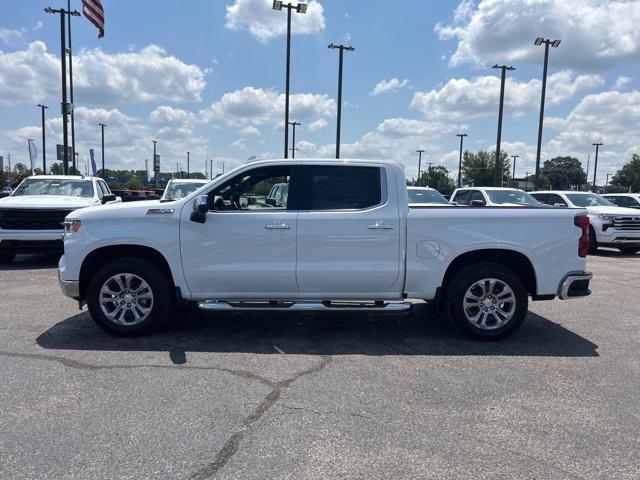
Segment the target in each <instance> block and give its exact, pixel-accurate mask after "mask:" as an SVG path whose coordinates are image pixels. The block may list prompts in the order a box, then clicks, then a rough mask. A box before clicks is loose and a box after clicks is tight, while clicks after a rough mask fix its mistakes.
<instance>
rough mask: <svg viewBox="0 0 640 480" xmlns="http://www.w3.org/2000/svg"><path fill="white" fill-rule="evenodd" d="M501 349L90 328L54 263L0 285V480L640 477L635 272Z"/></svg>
mask: <svg viewBox="0 0 640 480" xmlns="http://www.w3.org/2000/svg"><path fill="white" fill-rule="evenodd" d="M635 257H637V258H633V257H631V256H624V255H621V254H619V253H616V252H602V253H601V254H600V255H598V256H596V257H590V259H589V268H590V269H591V270H592V271H593V272H594V274H595V278H594V280H593V282H592V288H593V291H594V293H593V295H592V296H591V297H589V298H588V299H584V300H579V301H571V302H561V301H553V302H541V303H533V304H532V305H531V313H530V316H529V318H528V319H527V321H526V322H525V324H524V325H523V327H522V328H521V329H520V330H519V331H518V332H517V333H516V334H515V335H514V336H513V337H511V338H510V339H508V340H506V341H503V342H500V343H479V342H473V341H467V340H463V339H461V338H460V337H458V336H457V335H456V334H454V333H452V332H451V331H450V330H449V329H448V328H447V327H446V325H445V324H444V322H442V321H441V319H439V318H438V316H437V314H436V313H435V312H434V311H432V310H431V309H430V308H429V307H428V306H427V305H426V304H418V305H416V308H415V309H414V312H413V313H412V314H411V315H410V316H406V315H405V316H402V315H391V314H387V315H372V314H332V315H329V314H313V313H305V314H293V313H292V314H278V315H276V314H249V313H237V314H236V313H234V314H215V315H213V314H206V315H202V314H197V315H193V316H191V317H189V318H183V319H180V321H177V322H174V324H173V325H171V326H169V327H167V328H165V329H164V330H163V331H162V332H159V333H157V334H155V335H153V336H150V337H146V338H140V339H121V338H113V337H110V336H108V335H107V334H105V333H103V332H102V331H101V330H99V329H98V328H97V327H96V326H95V325H94V324H93V322H92V321H91V319H90V318H89V316H88V314H87V312H86V310H84V311H79V310H78V309H77V305H76V304H74V302H73V301H71V300H69V299H67V298H65V297H63V296H62V294H61V293H60V291H59V288H58V285H57V281H56V271H55V259H51V258H42V257H26V256H25V257H19V258H18V259H17V260H16V263H15V264H14V265H12V266H9V267H8V266H3V267H0V295H1V299H2V301H1V302H0V320H1V321H0V357H1V359H2V361H1V364H0V365H1V368H0V478H12V479H17V478H38V479H39V478H56V479H67V478H80V479H92V478H132V479H140V478H195V479H203V478H234V479H235V478H237V479H266V478H269V479H271V478H290V479H306V478H309V479H311V478H313V479H320V478H322V479H327V478H366V479H378V478H380V479H383V478H384V479H388V478H434V479H443V478H469V479H478V478H585V479H587V478H588V479H593V478H615V479H623V478H629V479H631V478H634V479H637V478H639V477H640V456H639V455H638V451H640V435H639V434H638V432H639V431H640V401H639V400H638V398H640V362H639V361H638V358H639V354H638V351H639V350H640V349H639V347H640V336H639V333H640V329H639V326H640V299H639V297H640V255H636V256H635Z"/></svg>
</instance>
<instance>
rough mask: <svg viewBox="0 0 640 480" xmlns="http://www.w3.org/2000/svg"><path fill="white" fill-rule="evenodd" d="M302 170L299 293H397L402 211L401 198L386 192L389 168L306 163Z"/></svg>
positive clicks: (359, 295) (386, 295)
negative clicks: (387, 170) (400, 209)
mask: <svg viewBox="0 0 640 480" xmlns="http://www.w3.org/2000/svg"><path fill="white" fill-rule="evenodd" d="M301 170H302V172H303V173H302V174H301V177H302V178H301V180H300V191H301V199H300V202H301V203H300V212H299V215H298V266H297V269H296V272H297V273H296V276H297V281H298V291H299V292H300V296H305V297H307V298H323V299H340V298H381V299H384V298H390V297H395V296H397V295H398V294H399V292H400V291H401V286H400V283H401V282H399V273H400V258H401V255H400V214H399V211H398V203H397V201H396V200H395V199H391V198H389V196H388V195H387V178H386V177H387V172H386V169H385V168H380V167H378V166H349V167H347V166H335V165H334V166H329V165H317V166H316V165H304V166H302V167H301ZM390 174H391V175H394V173H393V171H391V173H390ZM392 181H393V182H395V179H393V180H392ZM393 191H394V192H395V189H394V190H393Z"/></svg>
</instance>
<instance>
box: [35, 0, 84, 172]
mask: <svg viewBox="0 0 640 480" xmlns="http://www.w3.org/2000/svg"><path fill="white" fill-rule="evenodd" d="M44 11H45V12H46V13H57V14H59V15H60V65H61V67H62V68H61V72H62V144H63V146H64V153H63V157H62V158H63V163H62V170H63V173H64V174H65V175H68V174H69V153H68V152H67V147H68V146H69V132H68V127H67V115H68V114H69V113H70V111H71V110H72V108H73V107H72V106H71V105H70V104H69V103H67V47H66V43H67V42H66V32H65V30H66V29H65V16H66V15H67V14H68V15H73V16H74V17H75V16H80V13H79V12H77V11H75V10H74V11H72V12H67V11H66V10H65V9H64V8H60V9H54V8H51V7H47V8H45V9H44Z"/></svg>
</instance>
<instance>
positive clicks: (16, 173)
mask: <svg viewBox="0 0 640 480" xmlns="http://www.w3.org/2000/svg"><path fill="white" fill-rule="evenodd" d="M29 176H31V169H30V168H27V166H26V165H25V164H24V163H16V164H15V165H14V166H13V170H12V171H11V185H12V188H16V187H17V186H18V184H19V183H20V182H21V181H23V180H24V179H25V178H27V177H29Z"/></svg>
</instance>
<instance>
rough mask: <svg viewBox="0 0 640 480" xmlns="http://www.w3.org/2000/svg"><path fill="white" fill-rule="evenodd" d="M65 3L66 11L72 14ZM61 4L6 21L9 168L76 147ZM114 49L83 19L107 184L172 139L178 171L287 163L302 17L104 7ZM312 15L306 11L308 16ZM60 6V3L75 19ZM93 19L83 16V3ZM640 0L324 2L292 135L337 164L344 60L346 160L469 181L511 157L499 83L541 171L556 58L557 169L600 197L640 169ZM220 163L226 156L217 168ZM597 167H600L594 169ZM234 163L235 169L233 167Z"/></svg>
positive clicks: (81, 101)
mask: <svg viewBox="0 0 640 480" xmlns="http://www.w3.org/2000/svg"><path fill="white" fill-rule="evenodd" d="M56 2H57V3H56ZM62 3H65V4H66V2H61V0H53V1H49V0H46V1H40V0H30V1H23V2H10V3H7V4H6V5H4V8H3V15H2V17H1V18H0V155H2V156H4V158H5V165H6V162H7V157H8V153H9V152H10V153H11V161H12V164H15V162H22V163H25V164H28V149H27V139H30V138H31V139H34V140H35V141H36V144H37V146H38V150H39V151H41V127H40V109H39V108H38V107H37V106H36V105H37V104H38V103H44V104H46V105H48V106H49V107H50V108H49V109H48V110H47V112H46V113H47V121H46V133H47V159H48V161H49V162H50V161H51V160H53V159H54V157H55V144H56V143H62V133H61V131H62V119H61V115H60V97H61V78H60V77H61V75H60V31H59V29H60V22H59V17H58V16H57V15H52V14H47V13H44V8H45V7H47V6H52V7H55V8H59V7H61V6H63V5H62ZM102 3H103V5H104V9H105V36H104V37H103V38H101V39H98V38H97V33H98V32H97V30H96V28H95V27H94V26H93V25H92V24H91V23H90V22H89V21H88V20H87V19H86V18H84V17H75V18H73V20H72V22H73V23H72V28H73V52H74V53H73V55H74V57H73V62H74V63H73V73H74V96H75V99H74V100H75V102H74V103H75V109H76V110H75V115H76V116H75V121H76V142H77V146H76V149H77V151H78V152H79V153H80V162H81V164H84V162H85V161H86V159H87V158H88V155H89V148H96V149H97V151H99V147H100V127H99V126H98V123H105V124H107V127H106V128H105V157H106V166H107V168H128V169H141V168H144V162H145V159H151V158H152V154H153V144H152V140H153V139H155V140H157V141H158V144H157V145H158V146H157V148H158V153H159V154H160V156H161V163H162V170H163V171H171V170H175V169H176V165H178V166H179V168H181V169H186V156H187V154H186V152H187V151H189V152H191V170H201V171H204V169H205V165H206V164H207V163H208V162H207V158H209V159H213V160H214V163H213V170H214V174H216V173H220V172H221V171H222V169H223V168H225V169H229V168H232V167H235V166H238V165H240V164H242V163H244V162H246V161H247V160H248V159H249V158H252V157H255V158H282V157H283V154H284V140H283V133H284V130H283V124H284V89H285V86H284V85H285V46H286V13H285V11H274V10H273V9H272V8H271V3H272V2H271V0H227V1H226V2H225V1H214V0H189V1H188V2H175V1H174V2H168V1H160V2H158V1H157V0H156V1H153V2H152V1H147V0H139V1H136V2H125V1H122V0H102ZM293 3H295V1H294V2H293ZM59 4H60V5H59ZM71 5H72V8H75V9H78V10H81V2H80V0H73V1H72V2H71ZM639 24H640V1H622V0H619V1H604V0H480V1H475V2H474V1H469V0H463V1H462V2H459V1H438V2H434V1H429V2H425V1H418V0H410V1H404V2H389V1H378V0H369V1H367V2H364V1H362V0H343V1H340V2H337V1H327V0H312V1H311V2H309V5H308V10H307V13H306V14H304V15H303V14H297V13H294V14H293V18H292V29H293V35H292V46H291V100H290V102H291V107H290V112H291V113H290V117H291V118H290V119H291V120H292V121H293V120H296V121H299V122H301V123H302V125H301V126H300V127H298V128H297V130H296V147H297V148H298V151H297V152H296V156H297V157H332V156H334V155H335V134H336V131H335V129H336V97H337V71H338V68H337V67H338V53H337V51H336V50H331V49H328V48H327V45H328V44H329V43H332V42H333V43H341V44H345V45H352V46H353V47H354V48H355V51H353V52H345V58H344V84H343V89H344V90H343V109H342V133H341V157H343V158H349V157H350V158H383V159H392V160H396V161H398V162H400V163H402V164H404V165H405V169H406V170H405V171H406V174H407V176H408V177H415V176H416V173H417V168H418V158H417V153H416V149H418V148H421V149H424V150H425V153H424V154H423V164H426V163H427V162H432V163H433V164H434V165H444V166H446V167H447V168H449V169H450V170H451V172H452V176H455V175H457V164H458V147H459V143H458V141H459V140H458V137H456V134H457V133H466V134H468V137H466V139H465V150H466V149H468V150H470V151H477V150H480V149H494V148H495V142H496V131H497V130H496V129H497V114H498V98H499V92H500V79H499V71H498V70H495V69H492V68H491V67H492V65H494V64H506V65H511V66H513V67H515V70H514V71H510V72H508V73H507V82H506V88H505V108H504V121H503V132H502V150H503V151H506V152H507V153H508V154H509V155H518V156H519V158H518V160H517V166H516V176H518V177H520V176H522V175H523V174H525V173H526V172H533V171H534V169H535V154H536V141H537V129H538V115H539V107H540V93H541V78H542V62H543V56H544V48H543V47H540V46H535V45H534V43H533V42H534V39H535V38H536V37H537V36H543V37H545V38H550V39H560V40H561V41H562V43H561V45H560V46H559V47H558V48H552V49H551V51H550V57H549V76H548V83H547V102H546V109H545V124H544V125H545V128H544V135H543V142H542V155H541V157H542V159H543V161H544V159H548V158H552V157H554V156H558V155H571V156H575V157H576V158H578V159H580V160H581V161H582V162H583V165H584V167H585V168H586V167H587V162H588V161H589V162H590V177H591V175H592V171H593V156H594V147H592V143H594V142H601V143H603V146H602V147H601V148H600V154H599V164H598V181H599V182H600V183H603V182H604V178H605V175H606V174H607V173H611V174H613V173H615V171H616V170H617V169H618V168H620V167H621V166H622V165H623V164H624V163H625V162H626V161H628V160H629V159H630V158H631V155H632V154H633V153H640V135H639V132H640V83H639V82H638V73H639V72H640V29H639V28H638V25H639ZM207 152H208V157H207ZM589 155H591V159H590V160H588V158H589ZM223 165H224V167H223Z"/></svg>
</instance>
